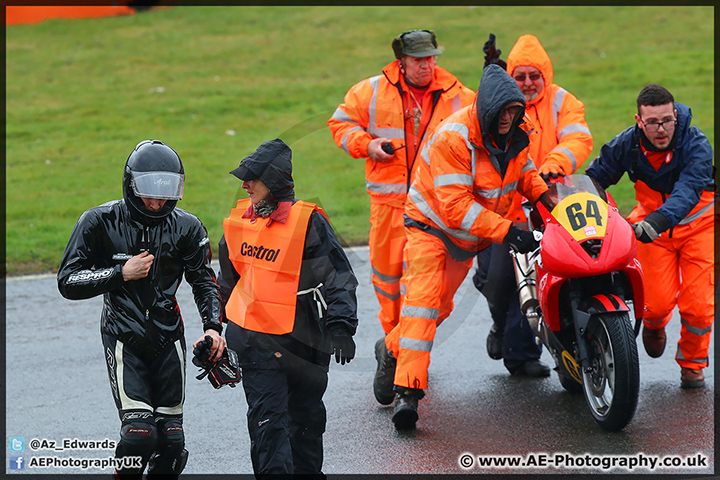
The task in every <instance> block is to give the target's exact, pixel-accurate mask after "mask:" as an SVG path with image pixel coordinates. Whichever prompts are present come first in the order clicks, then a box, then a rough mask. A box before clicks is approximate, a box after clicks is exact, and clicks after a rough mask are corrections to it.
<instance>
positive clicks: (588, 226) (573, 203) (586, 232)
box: [552, 192, 608, 242]
mask: <svg viewBox="0 0 720 480" xmlns="http://www.w3.org/2000/svg"><path fill="white" fill-rule="evenodd" d="M552 216H553V217H555V218H556V219H557V221H558V222H560V225H562V226H563V227H564V228H565V230H567V231H568V232H570V234H571V235H572V236H573V238H574V239H575V241H577V242H583V241H585V240H587V239H588V238H603V237H604V236H605V227H606V226H607V218H608V204H607V203H605V201H603V199H602V198H600V197H598V196H597V195H593V194H591V193H588V192H578V193H574V194H572V195H570V196H568V197H567V198H564V199H563V200H562V201H561V202H560V203H558V204H557V205H556V206H555V208H554V209H553V211H552Z"/></svg>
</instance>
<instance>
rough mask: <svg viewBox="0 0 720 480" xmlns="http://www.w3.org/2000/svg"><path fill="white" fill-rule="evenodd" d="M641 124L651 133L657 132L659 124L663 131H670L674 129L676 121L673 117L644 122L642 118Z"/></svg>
mask: <svg viewBox="0 0 720 480" xmlns="http://www.w3.org/2000/svg"><path fill="white" fill-rule="evenodd" d="M640 120H642V122H643V124H644V125H645V130H646V131H648V132H650V133H653V132H657V131H658V130H659V129H660V125H662V127H663V128H664V129H665V131H666V132H667V131H670V130H674V129H675V124H676V123H677V118H673V119H672V120H665V121H664V122H656V123H646V122H645V120H643V119H642V118H641V119H640Z"/></svg>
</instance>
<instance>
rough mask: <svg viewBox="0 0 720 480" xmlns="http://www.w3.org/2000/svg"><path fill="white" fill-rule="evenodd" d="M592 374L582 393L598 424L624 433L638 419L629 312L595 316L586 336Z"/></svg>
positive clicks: (637, 371) (635, 355) (585, 374)
mask: <svg viewBox="0 0 720 480" xmlns="http://www.w3.org/2000/svg"><path fill="white" fill-rule="evenodd" d="M585 338H586V341H587V344H586V346H587V351H588V357H589V364H590V369H591V370H590V371H589V372H583V374H582V377H583V393H584V395H585V401H586V402H587V405H588V407H589V408H590V412H591V413H592V416H593V418H595V421H596V422H597V423H598V424H600V426H602V427H603V428H604V429H606V430H609V431H618V430H621V429H623V428H624V427H625V426H626V425H627V424H628V423H629V422H630V420H632V417H633V415H635V409H636V408H637V403H638V394H639V390H640V366H639V360H638V353H637V343H636V340H635V333H634V331H633V328H632V326H631V324H630V317H629V314H628V313H627V312H606V313H601V314H595V315H593V316H592V317H591V318H590V320H589V321H588V325H587V330H586V334H585Z"/></svg>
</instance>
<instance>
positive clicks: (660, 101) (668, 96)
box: [637, 83, 675, 115]
mask: <svg viewBox="0 0 720 480" xmlns="http://www.w3.org/2000/svg"><path fill="white" fill-rule="evenodd" d="M668 103H672V104H673V108H675V99H674V98H673V96H672V93H670V92H669V91H668V89H667V88H665V87H663V86H662V85H658V84H657V83H651V84H649V85H646V86H645V88H643V89H642V90H641V91H640V94H639V95H638V97H637V109H638V115H640V107H641V106H642V105H645V106H650V107H656V106H658V105H667V104H668Z"/></svg>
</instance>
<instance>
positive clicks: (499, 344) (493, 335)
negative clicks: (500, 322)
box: [487, 323, 505, 360]
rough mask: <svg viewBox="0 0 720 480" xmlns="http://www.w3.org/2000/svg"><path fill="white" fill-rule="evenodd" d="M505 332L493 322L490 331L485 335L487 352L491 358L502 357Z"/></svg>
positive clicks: (498, 358) (497, 358)
mask: <svg viewBox="0 0 720 480" xmlns="http://www.w3.org/2000/svg"><path fill="white" fill-rule="evenodd" d="M504 337H505V332H504V331H503V329H501V328H500V327H498V326H497V325H495V323H493V325H492V327H490V333H488V336H487V352H488V355H489V356H490V358H492V359H493V360H500V359H501V358H502V357H503V354H502V351H503V339H504Z"/></svg>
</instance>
